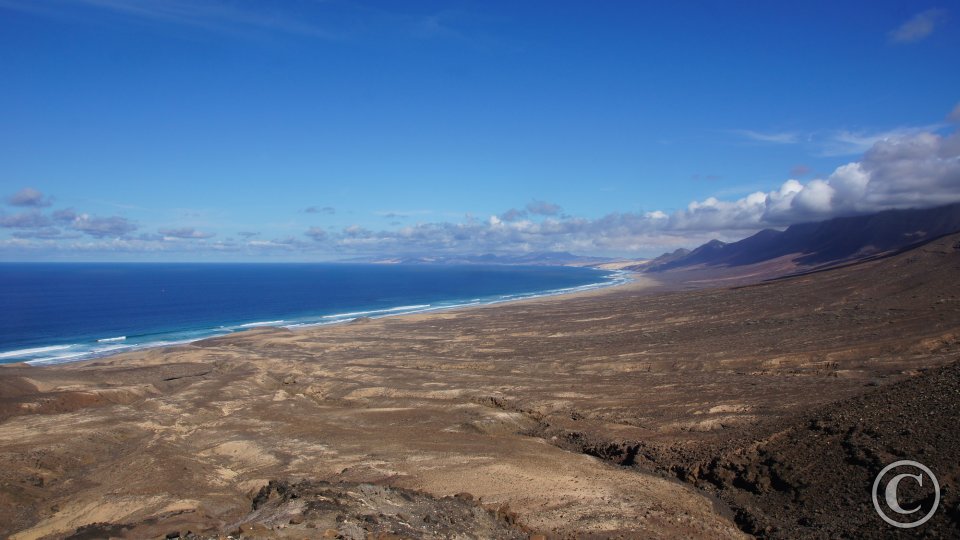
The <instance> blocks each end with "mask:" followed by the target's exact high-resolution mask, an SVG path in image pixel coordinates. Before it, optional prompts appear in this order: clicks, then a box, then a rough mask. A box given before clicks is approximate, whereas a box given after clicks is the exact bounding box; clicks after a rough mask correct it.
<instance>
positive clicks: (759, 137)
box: [733, 129, 801, 144]
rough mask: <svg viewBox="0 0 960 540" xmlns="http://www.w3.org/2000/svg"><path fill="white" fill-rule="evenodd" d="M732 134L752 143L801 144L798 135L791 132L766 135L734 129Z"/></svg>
mask: <svg viewBox="0 0 960 540" xmlns="http://www.w3.org/2000/svg"><path fill="white" fill-rule="evenodd" d="M733 133H736V134H737V135H740V136H741V137H746V138H747V139H750V140H752V141H757V142H763V143H773V144H796V143H799V142H801V139H800V134H799V133H794V132H792V131H783V132H769V133H766V132H762V131H754V130H752V129H735V130H733Z"/></svg>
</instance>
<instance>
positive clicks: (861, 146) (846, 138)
mask: <svg viewBox="0 0 960 540" xmlns="http://www.w3.org/2000/svg"><path fill="white" fill-rule="evenodd" d="M942 127H943V126H942V125H940V124H933V125H929V126H917V127H898V128H894V129H888V130H883V131H866V130H860V131H849V130H844V129H842V130H837V131H832V132H828V133H826V134H825V135H822V136H817V137H816V139H815V143H816V146H817V147H818V150H817V153H818V154H819V155H821V156H827V157H832V156H852V155H856V154H862V153H864V152H866V151H867V150H869V149H870V148H871V147H873V146H874V145H875V144H877V143H878V142H880V141H887V140H894V139H901V138H904V137H910V136H912V135H916V134H918V133H924V132H932V131H936V130H938V129H940V128H942Z"/></svg>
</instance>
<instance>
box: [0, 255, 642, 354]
mask: <svg viewBox="0 0 960 540" xmlns="http://www.w3.org/2000/svg"><path fill="white" fill-rule="evenodd" d="M623 279H624V277H623V275H622V274H619V273H613V272H605V271H600V270H595V269H590V268H571V267H556V266H526V267H525V266H477V265H463V266H452V265H376V264H129V263H127V264H118V263H77V264H72V263H4V264H0V306H2V309H0V363H9V362H22V361H28V362H30V363H33V364H46V363H58V362H69V361H75V360H82V359H86V358H92V357H96V356H102V355H105V354H112V353H116V352H123V351H127V350H131V349H135V348H143V347H151V346H159V345H168V344H174V343H185V342H189V341H194V340H197V339H202V338H205V337H210V336H215V335H222V334H227V333H230V332H236V331H239V330H243V329H246V328H252V327H256V326H266V325H270V326H284V327H288V328H296V327H303V326H308V325H317V324H331V323H336V322H343V321H347V320H351V319H353V318H356V317H359V316H369V317H378V316H385V315H393V314H401V313H410V312H418V311H429V310H434V309H444V308H449V307H454V306H460V305H472V304H482V303H491V302H500V301H505V300H510V299H516V298H524V297H532V296H538V295H545V294H556V293H559V292H565V291H569V290H576V289H581V288H592V287H599V286H604V285H609V284H612V283H615V282H617V281H619V280H623Z"/></svg>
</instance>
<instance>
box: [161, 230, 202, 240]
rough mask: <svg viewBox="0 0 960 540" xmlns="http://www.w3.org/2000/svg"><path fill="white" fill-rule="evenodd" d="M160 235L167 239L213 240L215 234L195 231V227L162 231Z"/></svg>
mask: <svg viewBox="0 0 960 540" xmlns="http://www.w3.org/2000/svg"><path fill="white" fill-rule="evenodd" d="M157 232H159V233H160V234H162V235H163V236H164V237H165V238H178V239H181V240H201V239H204V238H212V237H213V236H215V235H214V233H210V232H203V231H198V230H197V229H194V228H193V227H180V228H176V229H160V230H159V231H157Z"/></svg>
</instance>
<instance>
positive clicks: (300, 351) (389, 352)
mask: <svg viewBox="0 0 960 540" xmlns="http://www.w3.org/2000/svg"><path fill="white" fill-rule="evenodd" d="M958 270H960V236H950V237H945V238H941V239H940V240H937V241H934V242H932V243H930V244H927V245H925V246H922V247H920V248H917V249H914V250H912V251H908V252H905V253H901V254H897V255H893V256H890V257H887V258H883V259H879V260H874V261H870V262H865V263H861V264H857V265H853V266H849V267H846V268H841V269H837V270H831V271H826V272H820V273H813V274H809V275H804V276H800V277H794V278H789V279H781V280H776V281H772V282H767V283H762V284H755V285H749V286H741V287H735V288H731V287H718V286H714V287H708V288H700V289H697V290H680V289H681V288H682V286H680V285H678V284H676V283H674V284H668V283H664V282H661V283H656V282H652V281H650V280H649V279H647V278H641V279H640V280H639V281H638V282H637V283H635V284H632V285H628V286H624V287H619V288H615V289H610V290H605V291H598V292H592V293H589V294H581V295H572V296H568V297H562V298H546V299H539V300H536V301H525V302H516V303H512V304H506V305H498V306H490V307H483V308H473V309H463V310H459V311H451V312H444V313H435V314H421V315H414V316H404V317H395V318H387V319H378V320H373V321H359V322H356V323H352V324H345V325H339V326H331V327H323V328H314V329H311V330H307V331H299V332H290V331H286V330H282V329H258V330H254V331H249V332H243V333H240V334H236V335H232V336H229V337H222V338H216V339H210V340H206V341H203V342H198V343H195V344H193V345H189V346H180V347H175V348H167V349H158V350H150V351H145V352H138V353H131V354H126V355H120V356H115V357H110V358H107V359H102V360H98V361H91V362H85V363H79V364H74V365H65V366H59V367H52V368H31V367H27V366H23V365H15V366H5V367H2V368H0V534H3V535H6V534H11V533H12V534H13V537H14V538H36V537H44V536H49V537H52V538H62V537H71V536H72V537H74V538H98V537H105V536H111V535H115V536H123V535H126V536H129V537H147V536H151V535H153V536H163V535H166V534H168V533H171V532H180V533H181V534H183V535H186V533H187V531H191V532H192V533H196V534H202V535H216V534H220V533H230V532H234V531H238V530H243V531H245V534H246V535H247V536H251V537H279V538H287V537H289V538H303V537H318V536H323V535H324V534H326V535H328V536H330V537H335V536H337V535H339V536H340V537H345V538H363V537H365V536H366V535H368V534H374V535H377V534H386V533H393V534H396V535H399V536H404V537H438V538H446V537H462V538H469V537H474V538H486V537H517V538H526V537H528V536H530V535H531V534H545V535H548V536H550V537H554V536H559V537H565V536H570V537H572V536H576V537H584V538H589V537H608V536H618V535H620V536H624V537H644V538H647V537H666V538H679V537H684V538H688V537H693V536H705V537H711V538H738V537H743V536H744V535H745V534H747V533H749V534H757V535H761V536H773V537H796V536H805V535H810V536H820V537H837V536H842V535H844V534H847V535H852V536H860V537H864V536H867V537H869V536H882V535H884V534H887V533H889V532H890V530H889V529H888V528H886V526H885V525H883V524H882V522H881V521H880V519H879V518H878V517H877V516H876V515H875V514H874V512H873V510H872V507H871V503H870V500H869V493H868V489H869V483H870V482H872V479H873V475H874V474H876V472H877V471H878V470H879V469H880V468H881V467H882V466H883V465H884V464H886V463H889V462H890V461H893V460H894V458H898V457H908V458H914V459H919V460H920V461H923V462H924V463H926V464H927V465H928V466H930V467H931V468H933V469H934V470H935V471H936V472H937V473H938V476H939V478H940V483H941V485H942V486H943V487H944V501H943V503H942V510H941V511H940V512H938V514H937V516H936V517H935V518H934V519H933V520H932V521H931V522H930V523H928V524H927V525H926V526H925V528H924V529H923V530H922V531H921V532H922V533H924V534H928V535H930V534H934V535H936V534H939V535H942V536H952V535H957V534H960V528H958V526H957V519H958V515H957V514H958V513H957V511H956V508H957V504H958V502H960V501H958V495H957V477H958V474H960V452H958V450H957V444H956V443H957V441H956V439H957V438H958V437H960V434H958V430H956V427H955V426H956V425H957V422H958V421H960V412H958V407H960V384H958V381H960V370H958V368H957V366H955V365H953V362H955V361H956V360H958V359H960V341H958V340H960V282H958V280H957V276H958V275H960V272H958ZM858 529H859V532H857V531H858Z"/></svg>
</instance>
